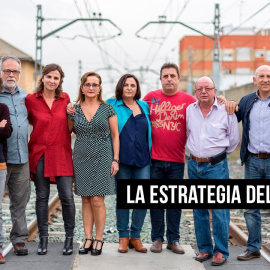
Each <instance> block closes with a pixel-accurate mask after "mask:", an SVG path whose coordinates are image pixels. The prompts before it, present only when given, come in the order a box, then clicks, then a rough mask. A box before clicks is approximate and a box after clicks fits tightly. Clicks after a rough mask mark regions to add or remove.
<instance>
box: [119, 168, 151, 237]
mask: <svg viewBox="0 0 270 270" xmlns="http://www.w3.org/2000/svg"><path fill="white" fill-rule="evenodd" d="M149 178H150V165H146V166H145V167H142V168H138V167H135V166H129V165H125V164H121V163H120V166H119V171H118V173H117V175H116V177H115V183H116V186H117V179H130V180H131V181H132V179H149ZM129 210H131V209H117V208H116V226H117V230H118V232H119V238H123V237H131V238H140V233H141V230H142V226H143V223H144V219H145V215H146V212H147V209H133V210H132V218H131V225H130V226H129V212H130V211H129Z"/></svg>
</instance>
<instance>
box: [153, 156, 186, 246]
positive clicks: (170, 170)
mask: <svg viewBox="0 0 270 270" xmlns="http://www.w3.org/2000/svg"><path fill="white" fill-rule="evenodd" d="M184 168H185V163H178V162H171V161H162V160H156V159H152V166H151V179H164V180H166V179H183V178H184ZM164 212H165V209H151V210H150V215H151V224H152V231H151V238H152V241H153V242H154V241H156V240H159V241H162V242H163V241H164V232H165V224H164ZM181 213H182V210H181V209H167V210H166V222H167V232H166V237H167V240H168V243H169V244H171V243H174V242H179V239H180V232H179V226H180V219H181Z"/></svg>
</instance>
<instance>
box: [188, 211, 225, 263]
mask: <svg viewBox="0 0 270 270" xmlns="http://www.w3.org/2000/svg"><path fill="white" fill-rule="evenodd" d="M193 217H194V228H195V234H196V240H197V245H198V249H199V251H200V252H206V253H210V254H214V255H215V254H216V253H217V252H221V253H222V254H223V256H224V257H225V258H226V259H227V258H228V257H229V249H228V239H229V229H230V226H229V225H230V210H229V209H212V220H213V221H212V226H213V237H214V241H215V245H214V248H213V244H212V238H211V231H210V220H209V212H208V209H194V210H193Z"/></svg>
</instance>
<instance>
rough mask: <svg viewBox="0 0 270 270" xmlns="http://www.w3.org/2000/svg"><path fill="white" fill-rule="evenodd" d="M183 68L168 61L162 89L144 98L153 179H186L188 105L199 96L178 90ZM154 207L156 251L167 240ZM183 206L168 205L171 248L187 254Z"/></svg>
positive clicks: (159, 212) (163, 69) (163, 70)
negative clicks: (183, 241) (183, 244)
mask: <svg viewBox="0 0 270 270" xmlns="http://www.w3.org/2000/svg"><path fill="white" fill-rule="evenodd" d="M179 80H180V74H179V69H178V67H177V65H175V64H173V63H165V64H164V65H163V66H162V67H161V70H160V81H161V84H162V89H159V90H155V91H151V92H149V93H148V94H147V95H146V96H145V97H144V100H145V101H146V102H147V103H148V105H149V111H150V120H151V122H152V153H151V155H152V156H151V157H152V166H151V179H183V177H184V166H185V144H186V108H187V106H188V105H189V104H191V103H193V102H195V101H196V99H195V98H194V97H193V96H192V95H190V94H187V93H185V92H183V91H181V90H178V83H179ZM164 210H165V209H151V210H150V215H151V224H152V232H151V238H152V241H153V244H152V246H151V248H150V250H151V251H152V252H155V253H160V252H162V243H163V241H164V225H165V224H164V212H165V211H164ZM181 212H182V211H181V209H167V210H166V215H167V216H166V220H167V232H166V237H167V241H168V245H167V249H169V250H172V251H173V252H174V253H177V254H183V253H185V251H184V249H183V248H182V247H181V246H180V244H179V239H180V233H179V226H180V218H181Z"/></svg>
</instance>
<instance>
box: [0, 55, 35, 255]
mask: <svg viewBox="0 0 270 270" xmlns="http://www.w3.org/2000/svg"><path fill="white" fill-rule="evenodd" d="M20 72H21V61H20V60H19V59H18V58H17V57H15V56H10V55H7V56H3V57H2V58H1V60H0V76H1V78H2V81H3V90H2V93H0V102H1V103H4V104H6V105H7V106H8V108H9V111H10V119H11V123H12V127H13V132H12V135H11V137H10V138H8V139H7V148H8V151H7V179H6V186H7V189H8V194H9V198H10V207H9V209H10V214H11V219H12V229H11V231H10V241H11V242H12V244H13V247H14V252H15V253H16V255H27V254H28V249H27V247H26V245H25V241H26V238H27V237H28V230H27V223H26V216H25V209H26V205H27V202H28V201H29V198H30V175H29V163H28V146H27V143H28V120H27V110H26V106H25V97H26V93H25V92H24V91H23V90H22V89H21V88H20V87H18V86H17V84H18V82H19V79H20Z"/></svg>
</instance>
